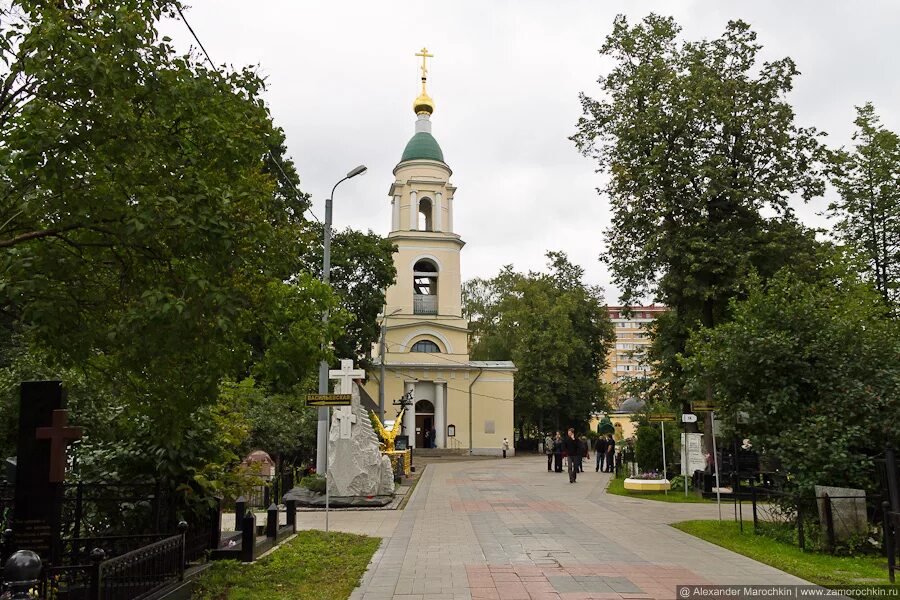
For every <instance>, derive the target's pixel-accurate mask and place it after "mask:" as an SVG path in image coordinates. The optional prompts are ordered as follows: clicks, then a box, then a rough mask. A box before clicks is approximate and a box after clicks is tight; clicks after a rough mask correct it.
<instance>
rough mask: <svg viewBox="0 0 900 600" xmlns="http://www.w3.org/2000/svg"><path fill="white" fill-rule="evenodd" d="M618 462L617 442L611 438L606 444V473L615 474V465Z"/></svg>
mask: <svg viewBox="0 0 900 600" xmlns="http://www.w3.org/2000/svg"><path fill="white" fill-rule="evenodd" d="M615 460H616V440H614V439H613V436H609V438H608V439H607V443H606V472H607V473H612V472H613V463H614V462H615Z"/></svg>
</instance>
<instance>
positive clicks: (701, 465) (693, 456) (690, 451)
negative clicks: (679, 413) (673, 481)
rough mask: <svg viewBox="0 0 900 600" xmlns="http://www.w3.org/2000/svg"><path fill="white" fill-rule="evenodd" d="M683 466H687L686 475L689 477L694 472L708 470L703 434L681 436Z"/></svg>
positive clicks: (684, 434) (683, 434)
mask: <svg viewBox="0 0 900 600" xmlns="http://www.w3.org/2000/svg"><path fill="white" fill-rule="evenodd" d="M681 464H682V465H687V469H686V471H685V473H686V474H687V475H688V476H691V475H693V474H694V471H703V470H705V469H706V457H705V456H704V455H703V434H702V433H682V434H681Z"/></svg>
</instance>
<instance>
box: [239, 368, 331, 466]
mask: <svg viewBox="0 0 900 600" xmlns="http://www.w3.org/2000/svg"><path fill="white" fill-rule="evenodd" d="M228 386H229V387H230V388H231V389H233V390H234V391H235V393H239V394H240V395H241V396H242V397H243V398H244V400H245V402H246V405H247V411H246V419H247V421H248V423H249V426H250V427H249V429H250V432H249V437H248V439H247V442H246V443H245V444H244V445H243V448H242V452H243V453H244V454H247V453H249V452H250V451H252V450H257V449H258V450H264V451H265V452H266V453H268V454H269V456H271V457H272V459H273V460H274V461H275V465H276V470H277V471H278V472H281V471H282V470H283V468H284V467H285V466H286V464H295V465H296V464H302V463H304V462H307V463H308V462H311V460H312V457H313V456H314V454H315V446H316V423H317V418H318V416H317V413H316V409H315V408H312V407H308V406H306V399H305V394H304V393H302V390H303V387H302V386H296V387H295V388H294V389H292V390H290V391H288V392H284V393H273V392H271V391H269V390H266V389H264V388H261V387H260V386H258V385H256V384H255V382H254V381H253V379H246V380H244V381H241V382H239V383H237V384H228Z"/></svg>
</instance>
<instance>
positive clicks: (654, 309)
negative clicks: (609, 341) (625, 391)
mask: <svg viewBox="0 0 900 600" xmlns="http://www.w3.org/2000/svg"><path fill="white" fill-rule="evenodd" d="M608 309H609V318H610V320H611V321H612V323H613V327H615V332H616V343H615V347H614V348H613V349H612V350H611V351H610V353H609V356H608V358H609V366H608V367H607V368H606V371H604V372H603V376H602V380H603V382H604V383H606V384H609V385H611V386H612V387H613V389H615V388H617V387H618V386H619V384H621V383H622V382H623V381H625V380H626V379H629V378H642V377H646V376H647V375H649V374H650V366H649V365H648V364H647V363H646V351H647V347H648V346H649V345H650V332H649V326H650V324H651V323H652V322H653V321H654V320H655V319H656V318H657V317H658V316H659V315H660V314H661V313H662V312H664V311H665V310H666V307H665V306H663V305H661V304H651V305H650V306H633V307H631V312H630V313H629V314H628V316H627V317H626V313H625V307H624V306H610V307H608ZM615 398H616V400H615V401H614V402H613V406H614V407H615V406H617V405H618V403H619V402H621V401H624V400H625V398H624V397H621V396H620V395H618V394H616V395H615Z"/></svg>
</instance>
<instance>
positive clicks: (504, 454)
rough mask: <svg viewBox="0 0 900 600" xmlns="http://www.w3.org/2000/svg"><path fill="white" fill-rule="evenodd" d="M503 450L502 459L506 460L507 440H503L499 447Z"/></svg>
mask: <svg viewBox="0 0 900 600" xmlns="http://www.w3.org/2000/svg"><path fill="white" fill-rule="evenodd" d="M500 447H501V448H503V458H506V451H507V450H509V440H508V439H506V438H503V443H502V444H501V445H500Z"/></svg>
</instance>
